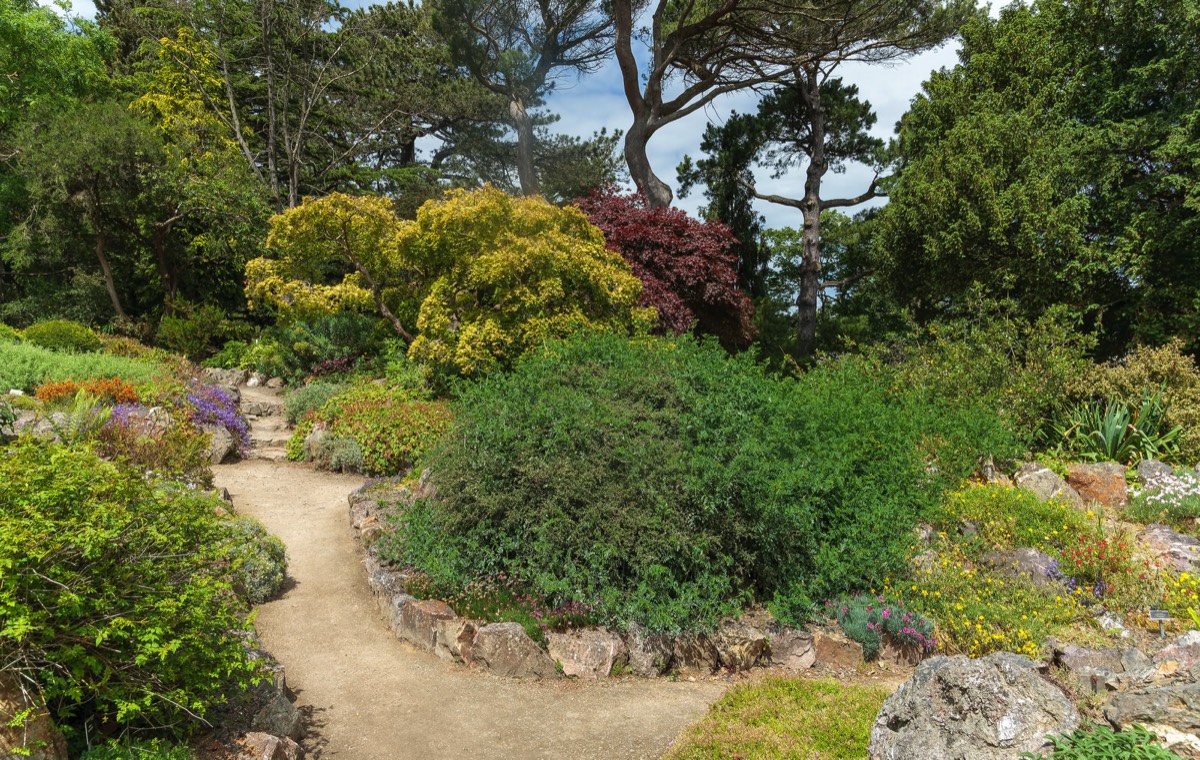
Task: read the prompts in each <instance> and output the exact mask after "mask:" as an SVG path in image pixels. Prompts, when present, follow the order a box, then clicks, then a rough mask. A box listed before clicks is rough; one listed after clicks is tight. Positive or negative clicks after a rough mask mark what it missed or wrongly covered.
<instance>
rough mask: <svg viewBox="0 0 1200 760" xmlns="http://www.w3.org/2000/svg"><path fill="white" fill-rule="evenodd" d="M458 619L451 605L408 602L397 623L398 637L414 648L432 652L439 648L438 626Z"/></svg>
mask: <svg viewBox="0 0 1200 760" xmlns="http://www.w3.org/2000/svg"><path fill="white" fill-rule="evenodd" d="M456 617H457V615H455V614H454V610H453V609H451V607H450V605H448V604H446V603H445V602H441V601H438V600H437V599H422V600H419V601H418V600H413V601H410V602H407V603H406V604H405V605H404V606H403V607H402V608H401V609H400V615H399V619H398V620H397V621H396V636H397V637H398V638H401V639H404V640H405V641H407V642H409V643H410V644H412V645H413V646H415V647H417V648H419V649H423V650H425V651H426V652H432V651H434V650H435V649H436V647H437V632H438V626H439V624H440V623H441V622H442V621H445V620H453V619H455V618H456Z"/></svg>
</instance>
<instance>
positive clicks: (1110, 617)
mask: <svg viewBox="0 0 1200 760" xmlns="http://www.w3.org/2000/svg"><path fill="white" fill-rule="evenodd" d="M1095 617H1096V625H1098V626H1100V630H1102V631H1109V632H1112V631H1115V632H1116V634H1117V635H1118V636H1120V637H1121V638H1123V639H1127V638H1129V637H1130V636H1132V635H1133V634H1131V633H1130V632H1129V629H1128V628H1126V627H1125V621H1124V620H1122V619H1121V616H1120V615H1118V614H1117V613H1115V612H1110V611H1108V610H1105V609H1099V610H1097V611H1096V615H1095Z"/></svg>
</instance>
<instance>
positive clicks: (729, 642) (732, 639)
mask: <svg viewBox="0 0 1200 760" xmlns="http://www.w3.org/2000/svg"><path fill="white" fill-rule="evenodd" d="M712 642H713V645H714V646H716V648H717V659H718V662H719V663H720V665H721V667H723V668H725V669H727V670H731V671H733V672H735V673H737V672H740V671H743V670H749V669H750V668H752V667H754V666H755V665H756V664H758V661H759V659H760V658H762V656H763V655H765V654H766V653H767V650H768V649H770V646H771V642H770V639H768V638H767V634H765V633H763V632H762V631H761V630H760V629H759V628H757V627H755V626H754V625H752V624H751V623H750V622H748V621H745V620H735V621H728V622H725V623H722V624H721V627H720V629H718V630H717V633H716V635H714V636H713V638H712Z"/></svg>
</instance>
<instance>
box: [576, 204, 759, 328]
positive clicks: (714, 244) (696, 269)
mask: <svg viewBox="0 0 1200 760" xmlns="http://www.w3.org/2000/svg"><path fill="white" fill-rule="evenodd" d="M575 205H577V206H578V207H579V208H580V209H581V210H582V211H583V213H585V214H587V217H588V219H589V220H590V221H591V223H592V224H594V225H596V226H597V227H599V228H600V229H601V231H603V232H604V239H605V241H607V243H608V248H609V250H611V251H615V252H617V253H619V254H621V256H623V257H624V258H625V260H626V261H627V262H629V266H630V267H631V268H632V269H633V273H634V274H635V275H637V276H638V278H639V279H640V280H641V281H642V286H643V289H642V304H643V305H645V306H653V307H655V308H656V309H658V324H659V329H661V330H662V331H663V332H668V331H669V332H672V333H675V334H676V335H681V334H683V333H685V332H688V331H689V330H692V329H695V331H696V332H697V333H702V334H709V335H715V336H716V337H717V339H718V340H720V341H721V345H723V346H725V348H727V349H729V350H735V349H738V348H745V347H746V346H747V345H749V343H750V341H751V340H752V339H753V338H754V327H753V325H752V324H751V317H752V316H753V315H754V305H753V304H751V303H750V299H749V298H747V297H746V294H745V293H743V292H742V291H741V290H740V289H738V286H737V257H736V256H735V255H734V254H733V253H732V249H733V246H734V245H736V244H737V239H736V238H735V237H734V236H733V235H732V234H731V233H730V232H729V228H728V227H726V226H725V225H724V224H723V223H721V222H717V221H709V222H701V221H699V220H697V219H693V218H692V217H690V216H688V215H687V214H686V213H685V212H683V211H681V210H679V209H677V208H658V209H652V208H650V207H649V205H648V204H647V203H646V199H645V198H643V197H642V196H641V195H639V194H633V195H619V194H617V193H614V192H612V191H611V190H609V191H597V192H595V193H592V194H591V195H589V196H588V197H586V198H579V199H577V200H576V201H575Z"/></svg>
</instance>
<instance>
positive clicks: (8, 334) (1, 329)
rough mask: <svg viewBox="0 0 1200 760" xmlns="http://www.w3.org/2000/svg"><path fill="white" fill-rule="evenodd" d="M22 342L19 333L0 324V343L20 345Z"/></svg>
mask: <svg viewBox="0 0 1200 760" xmlns="http://www.w3.org/2000/svg"><path fill="white" fill-rule="evenodd" d="M22 340H23V338H22V337H21V333H19V332H17V331H16V330H14V329H13V328H11V327H9V326H8V325H6V324H4V323H3V322H0V343H20V342H21V341H22Z"/></svg>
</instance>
